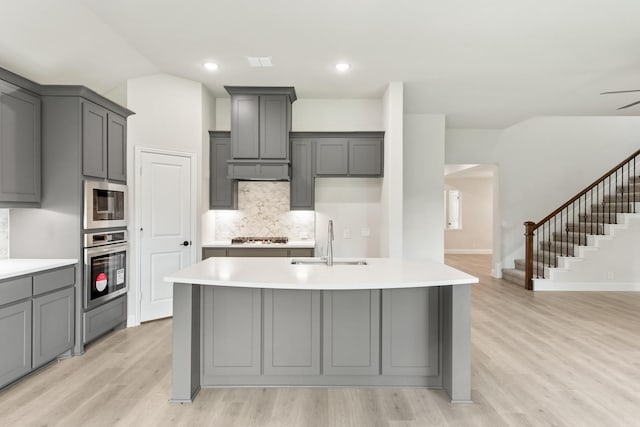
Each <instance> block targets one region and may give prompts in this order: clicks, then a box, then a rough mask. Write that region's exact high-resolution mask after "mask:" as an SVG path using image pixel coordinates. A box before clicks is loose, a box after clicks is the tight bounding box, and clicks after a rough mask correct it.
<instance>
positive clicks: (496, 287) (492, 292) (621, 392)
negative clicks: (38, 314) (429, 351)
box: [0, 255, 640, 427]
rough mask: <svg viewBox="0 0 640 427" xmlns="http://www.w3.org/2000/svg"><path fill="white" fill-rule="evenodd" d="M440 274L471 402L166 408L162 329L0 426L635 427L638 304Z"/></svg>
mask: <svg viewBox="0 0 640 427" xmlns="http://www.w3.org/2000/svg"><path fill="white" fill-rule="evenodd" d="M447 263H448V264H450V265H453V266H455V267H456V268H459V269H461V270H464V271H467V272H469V273H472V274H474V275H477V276H479V277H480V284H478V285H477V286H476V285H474V288H473V313H472V316H473V317H472V319H473V320H472V398H473V401H474V403H473V404H468V405H451V404H450V403H449V402H448V400H447V397H446V395H445V393H444V392H442V391H438V390H424V389H392V388H382V389H376V388H369V389H356V388H332V389H324V388H316V389H298V388H267V389H264V388H244V389H206V390H202V391H201V392H200V395H199V396H198V398H197V399H196V401H195V403H193V404H187V405H177V404H171V403H169V402H168V399H169V394H170V387H171V379H170V374H171V323H170V321H169V320H161V321H156V322H151V323H148V324H144V325H142V326H140V327H137V328H130V329H126V330H123V331H119V332H117V333H114V334H111V335H109V336H108V337H106V338H104V339H102V340H100V341H98V342H97V343H95V344H94V345H91V346H89V347H88V349H87V351H86V353H85V354H84V355H83V356H81V357H74V358H71V359H67V360H64V361H61V362H58V363H55V364H53V365H50V366H48V367H46V368H45V369H43V370H42V371H40V372H38V373H36V374H35V375H32V376H30V377H28V378H27V379H25V380H24V381H22V382H19V383H18V384H16V385H15V386H13V387H11V388H9V389H7V390H5V391H3V392H0V426H31V425H34V426H44V425H50V426H54V425H55V426H85V425H86V426H94V425H96V426H98V425H101V426H113V425H123V426H174V425H184V426H201V425H202V426H221V427H226V426H243V427H244V426H332V427H333V426H389V427H400V426H403V427H417V426H431V425H458V426H475V425H486V426H501V425H514V426H539V425H556V426H584V425H593V426H615V425H620V426H640V294H639V293H622V292H620V293H564V292H563V293H533V292H529V291H525V290H524V289H522V288H519V287H517V286H515V285H511V284H508V283H506V282H503V281H501V280H496V279H493V278H491V277H490V276H489V268H490V258H489V256H487V255H451V256H447Z"/></svg>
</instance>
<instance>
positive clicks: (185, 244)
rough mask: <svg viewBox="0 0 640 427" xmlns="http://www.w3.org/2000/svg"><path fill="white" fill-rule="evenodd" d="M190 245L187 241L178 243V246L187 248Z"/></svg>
mask: <svg viewBox="0 0 640 427" xmlns="http://www.w3.org/2000/svg"><path fill="white" fill-rule="evenodd" d="M190 244H191V242H190V241H189V240H185V241H184V242H182V243H180V245H182V246H189V245H190Z"/></svg>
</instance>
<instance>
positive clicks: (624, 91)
mask: <svg viewBox="0 0 640 427" xmlns="http://www.w3.org/2000/svg"><path fill="white" fill-rule="evenodd" d="M629 92H640V89H633V90H613V91H610V92H602V93H600V95H609V94H611V93H629Z"/></svg>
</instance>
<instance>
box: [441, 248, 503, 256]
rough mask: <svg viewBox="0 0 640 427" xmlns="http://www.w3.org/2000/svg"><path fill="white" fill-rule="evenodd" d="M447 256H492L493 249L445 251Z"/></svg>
mask: <svg viewBox="0 0 640 427" xmlns="http://www.w3.org/2000/svg"><path fill="white" fill-rule="evenodd" d="M444 253H445V254H455V255H491V254H492V253H493V250H492V249H445V250H444Z"/></svg>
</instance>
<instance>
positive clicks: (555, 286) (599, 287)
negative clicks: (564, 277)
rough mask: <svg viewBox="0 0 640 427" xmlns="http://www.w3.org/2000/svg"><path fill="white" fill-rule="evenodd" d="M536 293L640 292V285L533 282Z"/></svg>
mask: <svg viewBox="0 0 640 427" xmlns="http://www.w3.org/2000/svg"><path fill="white" fill-rule="evenodd" d="M533 290H534V291H551V292H553V291H565V292H566V291H569V292H575V291H578V292H640V283H624V282H623V283H612V282H554V281H552V280H544V281H536V280H534V281H533Z"/></svg>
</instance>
